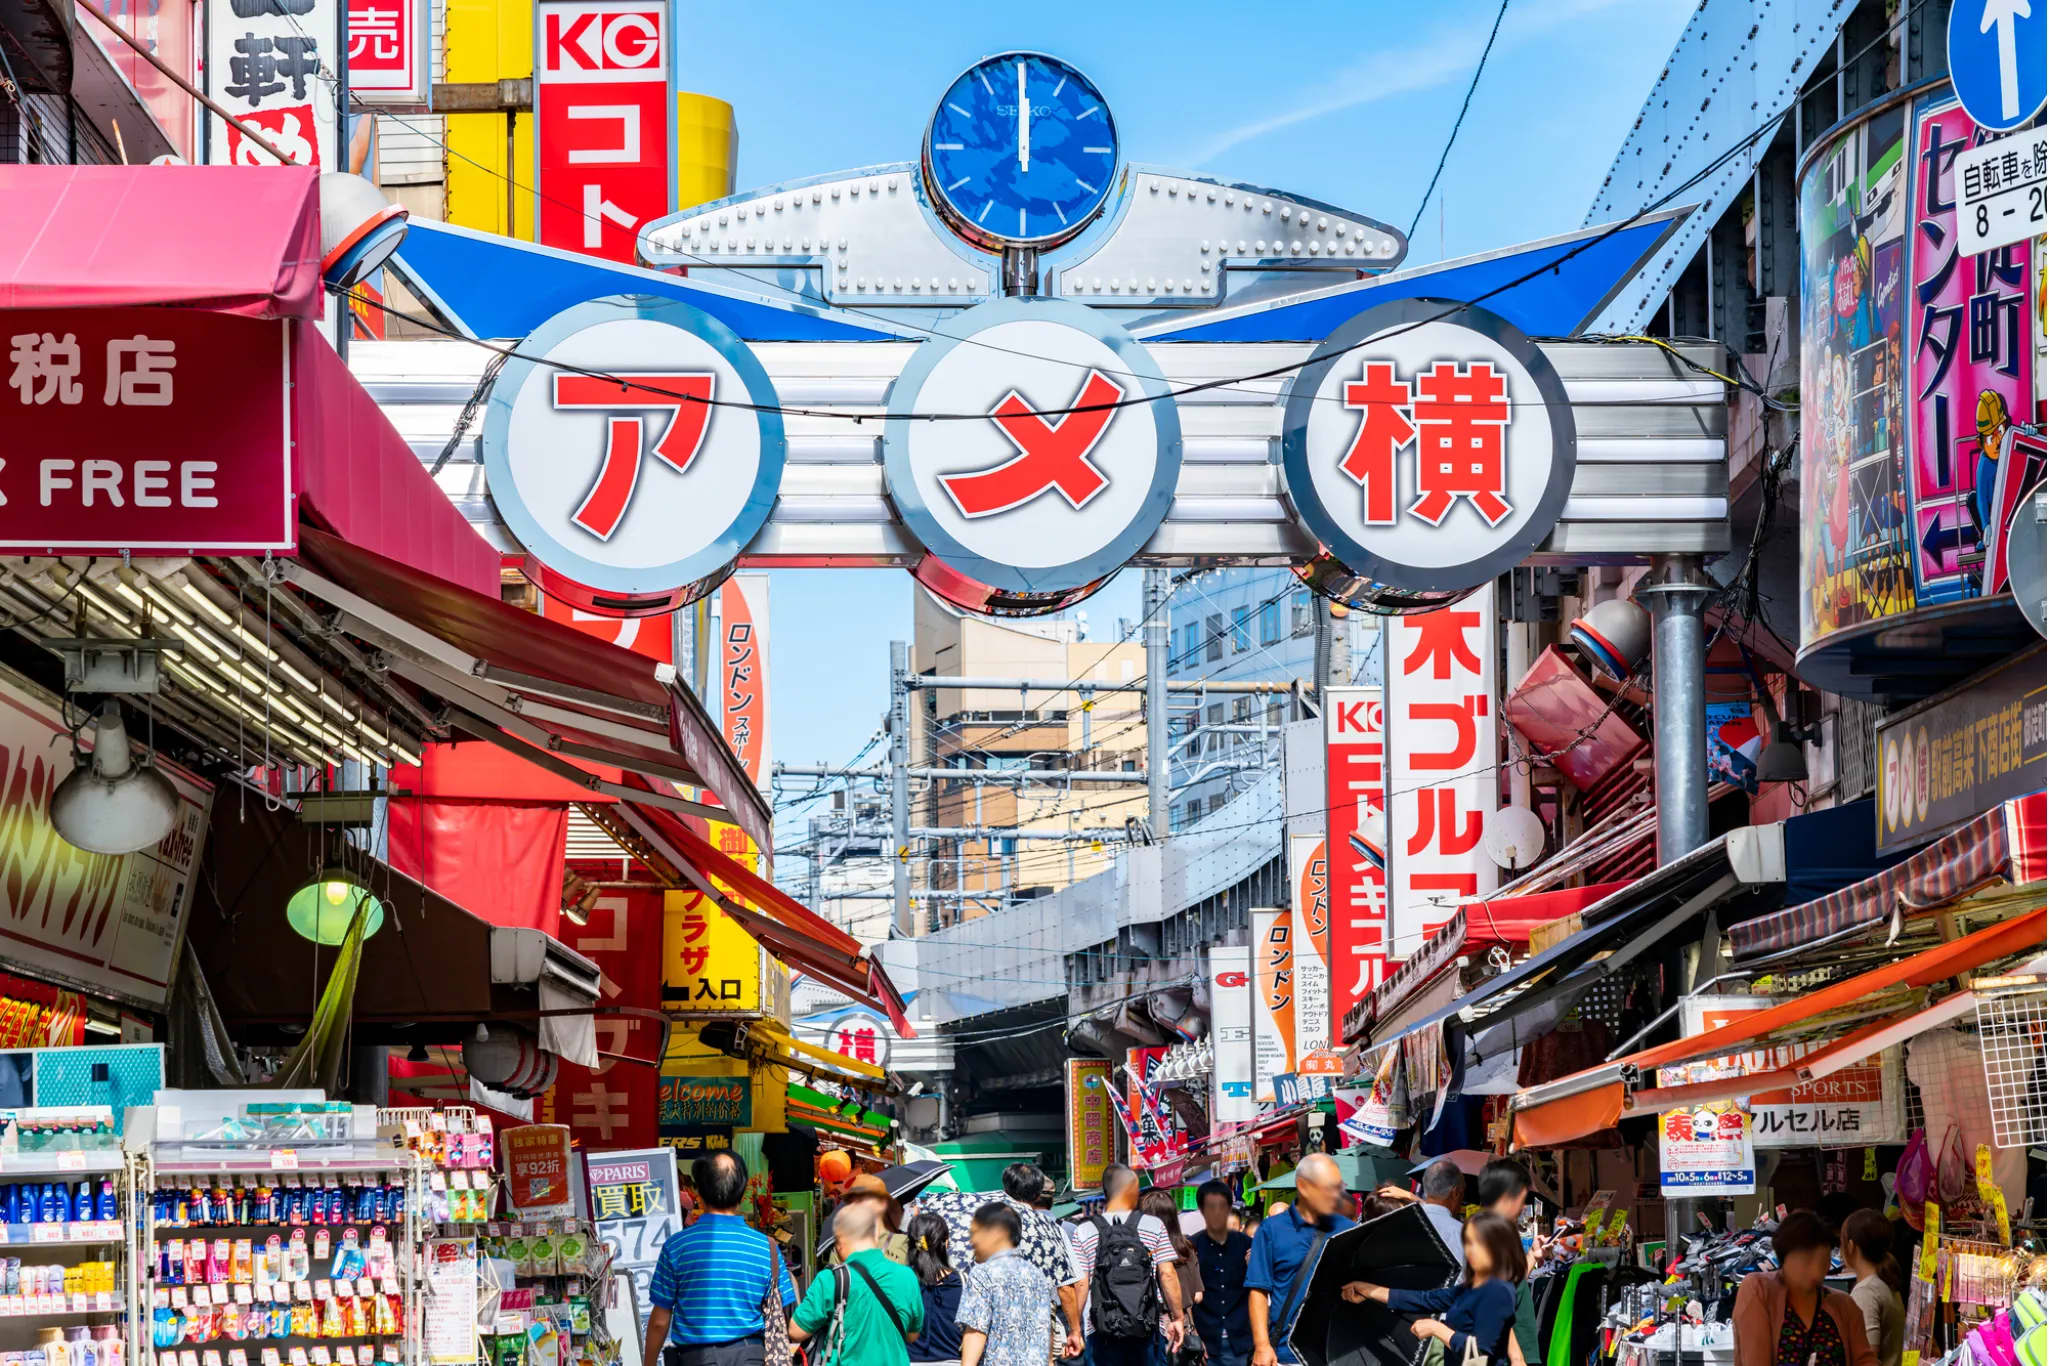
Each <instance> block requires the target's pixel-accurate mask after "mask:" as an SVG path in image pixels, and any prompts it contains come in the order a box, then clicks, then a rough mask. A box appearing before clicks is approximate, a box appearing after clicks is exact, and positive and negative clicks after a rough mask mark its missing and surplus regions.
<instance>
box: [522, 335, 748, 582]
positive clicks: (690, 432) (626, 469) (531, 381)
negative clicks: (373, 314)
mask: <svg viewBox="0 0 2049 1366" xmlns="http://www.w3.org/2000/svg"><path fill="white" fill-rule="evenodd" d="M521 351H522V354H521V356H520V357H519V358H517V359H515V360H513V361H512V362H510V363H509V364H507V366H506V367H505V370H504V372H503V373H502V374H501V375H500V376H499V378H498V382H497V383H496V384H495V385H494V386H493V387H492V391H491V406H490V409H489V411H488V413H487V414H486V416H485V420H484V469H485V476H486V478H487V479H488V481H489V488H490V494H491V500H492V502H493V503H494V504H496V506H497V508H498V511H499V514H500V515H501V516H502V517H503V518H504V520H505V525H506V527H507V529H509V530H510V531H511V532H512V534H513V536H514V537H515V538H516V539H517V540H518V541H519V543H520V545H521V546H522V547H524V548H525V550H526V552H527V555H528V562H527V565H526V570H527V573H528V574H529V576H530V577H533V578H534V579H535V581H536V582H537V583H539V584H540V586H541V587H542V589H543V590H544V591H546V592H548V593H550V594H551V595H553V596H556V597H559V598H561V599H562V600H564V601H566V602H569V603H571V604H573V605H575V606H579V607H584V608H587V609H589V610H592V611H596V612H600V613H603V614H605V615H611V616H619V615H627V616H632V615H642V614H645V613H648V612H654V611H666V610H668V609H670V608H673V607H675V606H677V605H679V604H680V603H683V602H688V601H690V600H691V599H693V598H694V597H696V596H699V595H701V594H702V593H704V592H706V591H709V589H710V588H712V587H714V586H715V585H716V584H717V583H718V582H719V581H720V580H721V579H723V578H724V577H725V575H726V574H727V573H729V572H731V570H732V567H733V564H734V562H735V561H736V560H737V559H738V558H739V554H740V551H741V550H742V549H743V548H745V546H746V544H747V543H748V542H749V541H750V540H752V539H753V538H754V536H755V534H756V533H757V532H759V531H760V530H761V527H762V525H763V524H764V523H765V522H766V521H767V520H768V514H769V511H770V509H772V508H773V507H774V506H775V497H776V490H777V487H778V486H779V485H780V483H781V482H782V469H783V426H782V417H781V415H780V414H779V413H778V412H776V411H775V409H776V395H775V389H774V386H773V385H771V384H770V383H769V380H768V375H767V373H766V372H765V371H764V370H763V369H762V368H761V362H760V361H759V360H757V359H755V357H754V354H753V353H752V352H751V351H749V350H748V349H747V347H746V346H745V345H744V344H743V343H742V342H741V341H740V339H739V338H738V337H736V336H734V335H733V334H732V332H731V331H730V330H728V329H727V328H726V327H725V325H724V324H722V323H720V322H718V321H717V320H715V319H713V318H710V317H707V316H706V315H705V314H703V313H700V312H699V311H698V310H696V309H694V308H691V307H690V306H689V305H687V304H682V303H676V302H672V301H668V300H657V299H652V298H644V297H639V296H619V297H614V298H610V299H600V300H597V301H595V302H593V303H588V304H580V305H578V306H577V307H575V308H572V309H569V310H568V311H566V312H563V313H559V314H557V315H556V316H555V317H553V318H551V319H549V320H548V321H547V322H546V323H543V324H542V325H541V326H540V327H538V328H536V329H535V330H534V333H533V335H532V336H530V337H528V338H527V340H526V342H525V344H524V345H523V346H522V348H521ZM530 357H531V359H529V358H530ZM750 404H751V405H754V407H752V408H750V407H748V406H747V405H750ZM728 405H731V406H728Z"/></svg>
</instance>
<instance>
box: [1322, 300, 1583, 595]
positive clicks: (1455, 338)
mask: <svg viewBox="0 0 2049 1366" xmlns="http://www.w3.org/2000/svg"><path fill="white" fill-rule="evenodd" d="M1571 414H1572V408H1571V405H1570V402H1569V401H1568V399H1567V398H1566V395H1565V386H1564V385H1563V384H1562V383H1560V381H1559V379H1558V376H1557V373H1556V372H1555V371H1553V370H1552V368H1551V364H1550V362H1549V361H1547V360H1546V359H1545V358H1544V356H1543V354H1542V353H1541V352H1540V351H1538V350H1537V348H1536V346H1535V345H1534V344H1533V343H1532V342H1531V341H1530V340H1529V338H1527V337H1525V336H1523V334H1522V333H1521V332H1519V331H1517V330H1516V329H1515V328H1514V327H1513V326H1511V325H1510V324H1509V323H1508V322H1506V321H1505V320H1503V319H1501V318H1498V317H1496V316H1495V315H1493V314H1491V313H1489V312H1487V311H1486V310H1485V309H1480V308H1474V307H1470V306H1463V307H1462V306H1460V305H1458V304H1455V303H1448V302H1445V301H1443V300H1436V299H1404V300H1402V301H1400V302H1398V303H1390V304H1383V305H1381V306H1380V307H1378V308H1371V309H1368V310H1366V311H1365V312H1364V313H1361V314H1359V315H1358V316H1357V317H1355V318H1353V319H1352V320H1351V321H1349V322H1347V323H1346V324H1345V325H1344V326H1342V327H1340V328H1339V329H1338V330H1337V331H1336V332H1334V333H1332V334H1331V335H1330V337H1329V338H1327V339H1326V340H1325V341H1324V343H1323V344H1322V345H1321V346H1319V347H1317V348H1316V353H1315V354H1314V355H1313V356H1312V357H1311V358H1310V362H1309V364H1308V365H1307V366H1306V367H1305V368H1304V369H1303V370H1302V372H1301V374H1299V375H1298V376H1297V377H1296V378H1295V380H1294V383H1293V385H1292V387H1291V388H1290V391H1289V397H1288V409H1287V416H1286V419H1285V422H1284V424H1283V426H1282V430H1281V462H1282V466H1283V468H1284V469H1285V471H1286V473H1287V481H1288V496H1289V498H1290V500H1291V501H1292V502H1293V503H1294V505H1295V511H1296V513H1297V515H1299V516H1300V517H1301V518H1302V520H1303V522H1304V523H1306V524H1307V525H1308V527H1309V529H1310V530H1311V531H1313V532H1314V533H1315V534H1316V536H1317V539H1318V540H1320V541H1321V542H1322V543H1323V546H1324V548H1325V549H1326V550H1327V551H1328V552H1329V553H1330V554H1331V555H1332V556H1334V557H1336V559H1338V560H1339V561H1340V562H1342V563H1343V565H1344V566H1345V567H1346V568H1348V569H1350V570H1351V571H1352V572H1353V573H1354V574H1357V575H1359V576H1361V577H1363V578H1366V579H1369V580H1371V581H1372V582H1374V583H1376V584H1381V585H1385V586H1386V587H1387V588H1388V589H1390V590H1393V592H1394V593H1395V594H1396V595H1398V596H1402V597H1407V598H1411V599H1418V600H1420V602H1419V604H1418V605H1425V604H1427V605H1435V604H1437V603H1441V602H1443V601H1446V600H1448V599H1449V598H1452V597H1456V596H1457V595H1459V594H1462V593H1464V592H1466V591H1467V590H1469V589H1472V588H1474V587H1476V586H1477V585H1479V584H1482V583H1485V582H1486V581H1487V580H1489V579H1491V578H1493V577H1494V576H1495V575H1497V574H1500V573H1503V572H1504V571H1506V570H1508V569H1511V568H1513V567H1515V566H1516V565H1517V564H1520V563H1521V562H1522V561H1523V560H1524V559H1525V558H1527V557H1528V556H1529V555H1530V553H1531V552H1532V551H1534V550H1536V548H1537V547H1538V546H1539V545H1540V544H1541V543H1542V542H1543V540H1544V538H1545V537H1546V536H1548V535H1550V533H1551V529H1552V527H1553V526H1554V525H1555V524H1556V523H1557V521H1558V515H1559V513H1560V512H1561V511H1562V510H1563V509H1564V507H1565V498H1566V494H1567V493H1568V492H1570V491H1571V488H1572V476H1573V471H1574V469H1575V468H1576V456H1575V451H1576V444H1575V440H1574V434H1573V426H1572V416H1571Z"/></svg>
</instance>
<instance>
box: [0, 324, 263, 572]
mask: <svg viewBox="0 0 2049 1366" xmlns="http://www.w3.org/2000/svg"><path fill="white" fill-rule="evenodd" d="M4 317H5V321H4V323H0V344H4V346H5V350H4V352H0V363H4V370H0V373H4V375H5V381H6V387H5V388H0V431H5V432H6V433H7V437H8V440H7V451H8V455H7V457H6V459H5V462H4V463H0V549H4V550H6V551H9V552H12V553H25V554H51V553H55V552H59V551H67V550H68V551H80V552H91V551H101V552H117V551H126V550H133V551H134V552H136V553H137V554H142V553H146V552H163V553H175V554H191V555H235V554H251V553H259V552H262V551H267V550H269V551H289V550H291V549H292V548H293V547H294V546H295V545H297V544H298V539H297V525H298V522H297V517H298V512H297V505H296V498H295V491H294V488H293V482H294V471H293V469H292V439H291V438H292V406H291V405H292V391H291V378H292V329H291V324H289V323H285V322H277V321H267V320H262V319H255V318H240V317H234V316H231V315H229V314H224V313H208V312H204V311H202V310H199V309H190V308H101V309H62V310H53V309H14V310H9V311H8V312H7V313H6V314H5V315H4Z"/></svg>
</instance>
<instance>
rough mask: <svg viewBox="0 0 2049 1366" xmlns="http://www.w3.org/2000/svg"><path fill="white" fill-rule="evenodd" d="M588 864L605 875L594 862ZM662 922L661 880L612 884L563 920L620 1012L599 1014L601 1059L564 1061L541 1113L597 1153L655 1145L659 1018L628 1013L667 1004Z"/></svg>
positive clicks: (608, 1001)
mask: <svg viewBox="0 0 2049 1366" xmlns="http://www.w3.org/2000/svg"><path fill="white" fill-rule="evenodd" d="M613 866H614V867H615V868H616V866H617V862H616V860H614V861H613ZM582 871H584V872H586V873H587V874H588V875H590V876H594V877H595V876H602V875H603V870H602V869H600V868H597V867H594V866H586V867H585V868H584V869H583V870H582ZM661 926H662V889H661V888H659V887H645V888H639V887H636V888H622V889H619V890H615V891H607V892H605V893H603V894H602V895H600V896H598V897H597V898H596V899H595V900H594V901H592V903H591V905H590V907H589V909H588V911H587V913H586V919H585V922H584V923H583V924H581V925H573V924H571V923H569V922H568V921H566V920H565V921H563V922H562V927H561V936H562V939H563V942H565V943H566V944H568V945H569V947H570V948H572V949H575V950H576V951H577V952H578V953H580V954H582V955H584V956H585V957H586V958H588V959H590V960H591V961H592V962H594V963H596V964H597V965H598V971H599V973H600V974H602V975H601V977H600V979H599V982H600V984H599V999H600V1001H602V1003H603V1004H604V1005H606V1006H609V1007H613V1008H615V1009H618V1010H620V1011H621V1013H618V1014H610V1015H599V1016H598V1017H597V1020H596V1029H597V1043H598V1065H597V1066H596V1067H595V1068H588V1067H580V1066H578V1065H577V1064H575V1063H571V1062H564V1063H563V1064H562V1065H561V1067H560V1069H559V1071H558V1072H557V1075H556V1078H555V1084H554V1086H552V1087H550V1088H549V1090H548V1092H547V1094H546V1095H544V1096H542V1097H541V1100H540V1102H539V1105H538V1107H537V1108H536V1111H535V1118H537V1119H539V1120H541V1121H543V1122H545V1123H551V1124H566V1125H568V1126H569V1131H570V1133H572V1134H573V1135H575V1137H576V1142H577V1145H578V1146H579V1147H582V1148H584V1149H586V1150H589V1151H592V1152H604V1151H606V1150H607V1149H613V1148H648V1147H653V1146H654V1144H655V1138H656V1127H655V1125H656V1120H655V1111H656V1104H657V1100H656V1065H657V1064H659V1062H660V1061H661V1059H660V1053H661V1046H662V1029H661V1024H660V1022H659V1021H657V1020H653V1019H649V1018H646V1017H644V1016H637V1015H633V1014H630V1013H625V1012H626V1008H638V1009H644V1010H659V1009H661V1005H662V958H661V955H659V954H654V953H650V952H648V939H649V937H650V936H651V935H653V934H655V933H657V932H659V931H660V928H661Z"/></svg>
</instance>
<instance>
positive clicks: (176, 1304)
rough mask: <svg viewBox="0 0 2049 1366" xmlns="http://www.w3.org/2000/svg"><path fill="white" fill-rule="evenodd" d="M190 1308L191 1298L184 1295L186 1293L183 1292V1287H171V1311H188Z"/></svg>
mask: <svg viewBox="0 0 2049 1366" xmlns="http://www.w3.org/2000/svg"><path fill="white" fill-rule="evenodd" d="M191 1307H192V1297H191V1296H190V1295H189V1294H187V1293H186V1291H185V1287H184V1286H182V1285H174V1286H172V1287H171V1308H173V1309H189V1308H191Z"/></svg>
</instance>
